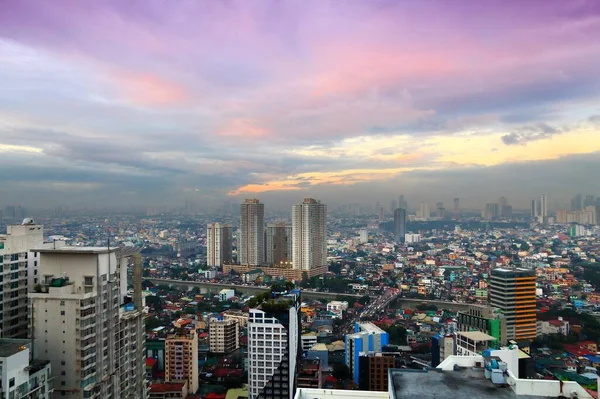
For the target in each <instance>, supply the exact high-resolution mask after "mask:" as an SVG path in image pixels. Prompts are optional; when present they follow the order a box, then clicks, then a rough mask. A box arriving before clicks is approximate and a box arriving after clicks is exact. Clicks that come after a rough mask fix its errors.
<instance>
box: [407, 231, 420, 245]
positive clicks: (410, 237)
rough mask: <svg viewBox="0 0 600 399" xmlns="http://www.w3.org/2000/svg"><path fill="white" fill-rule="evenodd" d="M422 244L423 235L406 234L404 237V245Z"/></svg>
mask: <svg viewBox="0 0 600 399" xmlns="http://www.w3.org/2000/svg"><path fill="white" fill-rule="evenodd" d="M418 242H421V234H410V233H408V234H406V235H405V236H404V243H405V244H415V243H418Z"/></svg>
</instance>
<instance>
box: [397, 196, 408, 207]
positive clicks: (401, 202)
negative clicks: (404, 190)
mask: <svg viewBox="0 0 600 399" xmlns="http://www.w3.org/2000/svg"><path fill="white" fill-rule="evenodd" d="M398 208H402V209H408V204H407V203H406V200H405V199H404V195H401V196H399V197H398Z"/></svg>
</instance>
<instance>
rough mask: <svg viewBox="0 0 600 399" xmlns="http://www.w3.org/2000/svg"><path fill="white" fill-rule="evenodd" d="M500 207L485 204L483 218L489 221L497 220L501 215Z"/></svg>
mask: <svg viewBox="0 0 600 399" xmlns="http://www.w3.org/2000/svg"><path fill="white" fill-rule="evenodd" d="M499 208H500V206H499V205H498V204H496V203H489V204H485V209H484V211H483V218H484V219H487V220H492V219H495V218H497V217H498V216H499V215H500V210H499Z"/></svg>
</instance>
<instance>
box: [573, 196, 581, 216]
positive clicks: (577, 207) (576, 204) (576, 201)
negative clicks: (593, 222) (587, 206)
mask: <svg viewBox="0 0 600 399" xmlns="http://www.w3.org/2000/svg"><path fill="white" fill-rule="evenodd" d="M582 209H583V199H582V197H581V194H577V195H575V197H573V199H572V200H571V211H573V212H578V211H581V210H582Z"/></svg>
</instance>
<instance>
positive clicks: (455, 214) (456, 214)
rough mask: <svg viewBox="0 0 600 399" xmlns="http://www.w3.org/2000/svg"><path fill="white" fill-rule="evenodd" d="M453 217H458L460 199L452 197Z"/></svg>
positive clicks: (456, 218)
mask: <svg viewBox="0 0 600 399" xmlns="http://www.w3.org/2000/svg"><path fill="white" fill-rule="evenodd" d="M454 219H455V220H458V219H460V199H459V198H454Z"/></svg>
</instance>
